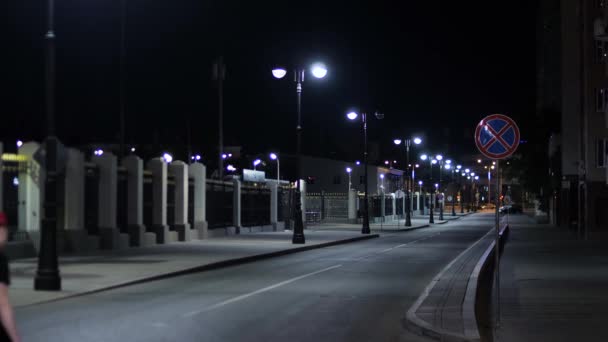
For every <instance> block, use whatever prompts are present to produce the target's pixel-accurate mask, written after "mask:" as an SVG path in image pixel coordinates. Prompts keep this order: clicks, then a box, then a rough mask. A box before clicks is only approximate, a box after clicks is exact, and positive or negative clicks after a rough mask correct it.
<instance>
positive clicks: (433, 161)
mask: <svg viewBox="0 0 608 342" xmlns="http://www.w3.org/2000/svg"><path fill="white" fill-rule="evenodd" d="M420 159H422V160H428V161H429V165H430V172H429V175H430V177H429V178H430V182H431V184H432V183H433V165H434V164H437V159H435V158H433V157H430V156H427V155H426V154H423V155H421V156H420ZM433 202H434V199H433V193H431V198H430V201H429V223H435V218H434V217H433V210H435V203H433Z"/></svg>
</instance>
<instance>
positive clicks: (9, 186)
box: [0, 161, 28, 241]
mask: <svg viewBox="0 0 608 342" xmlns="http://www.w3.org/2000/svg"><path fill="white" fill-rule="evenodd" d="M27 165H28V164H27V162H17V161H15V162H13V161H4V162H3V163H2V170H0V171H1V172H2V177H1V179H0V181H2V194H0V195H2V196H3V203H4V212H5V214H6V216H7V219H8V239H9V241H14V240H23V238H22V237H20V236H19V235H20V232H19V231H18V229H19V173H20V172H26V171H27Z"/></svg>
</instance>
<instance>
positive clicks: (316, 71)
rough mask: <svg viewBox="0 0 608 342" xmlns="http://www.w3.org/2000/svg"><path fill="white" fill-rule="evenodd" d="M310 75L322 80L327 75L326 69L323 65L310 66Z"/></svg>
mask: <svg viewBox="0 0 608 342" xmlns="http://www.w3.org/2000/svg"><path fill="white" fill-rule="evenodd" d="M311 71H312V75H313V76H314V77H316V78H323V77H325V75H327V68H326V67H325V65H324V64H323V63H315V64H313V66H312V70H311Z"/></svg>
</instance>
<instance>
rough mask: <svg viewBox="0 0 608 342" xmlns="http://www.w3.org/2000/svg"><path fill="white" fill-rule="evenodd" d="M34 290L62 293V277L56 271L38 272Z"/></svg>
mask: <svg viewBox="0 0 608 342" xmlns="http://www.w3.org/2000/svg"><path fill="white" fill-rule="evenodd" d="M34 290H37V291H38V290H42V291H60V290H61V277H59V272H58V271H55V270H38V272H37V273H36V278H35V279H34Z"/></svg>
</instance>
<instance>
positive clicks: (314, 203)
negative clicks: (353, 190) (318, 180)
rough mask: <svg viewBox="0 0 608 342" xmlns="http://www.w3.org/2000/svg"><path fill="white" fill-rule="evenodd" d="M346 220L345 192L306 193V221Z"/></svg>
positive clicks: (346, 196) (346, 198)
mask: <svg viewBox="0 0 608 342" xmlns="http://www.w3.org/2000/svg"><path fill="white" fill-rule="evenodd" d="M347 220H348V194H347V193H339V192H333V193H326V192H321V193H309V194H306V221H307V223H318V222H321V221H324V222H341V221H347Z"/></svg>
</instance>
